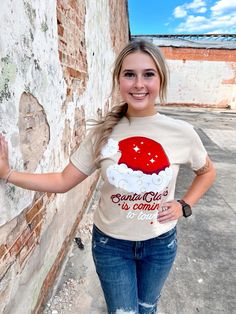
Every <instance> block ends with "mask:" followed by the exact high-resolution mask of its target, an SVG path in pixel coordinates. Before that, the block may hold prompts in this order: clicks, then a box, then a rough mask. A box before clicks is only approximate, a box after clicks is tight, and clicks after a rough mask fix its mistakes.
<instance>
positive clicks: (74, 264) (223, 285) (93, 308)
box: [42, 108, 236, 314]
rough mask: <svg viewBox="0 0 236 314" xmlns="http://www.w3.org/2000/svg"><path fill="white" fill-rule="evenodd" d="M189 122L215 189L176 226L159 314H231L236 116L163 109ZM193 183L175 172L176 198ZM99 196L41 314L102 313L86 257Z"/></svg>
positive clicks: (235, 304) (235, 272) (234, 309)
mask: <svg viewBox="0 0 236 314" xmlns="http://www.w3.org/2000/svg"><path fill="white" fill-rule="evenodd" d="M160 111H161V112H162V113H165V114H167V115H169V116H172V117H175V118H179V119H183V120H185V121H189V122H190V123H192V124H193V125H194V126H195V128H196V130H197V132H198V133H199V135H200V137H201V138H202V141H203V143H204V145H205V147H206V149H207V150H208V152H209V155H210V157H211V158H212V160H213V161H214V163H215V166H216V169H217V180H216V182H215V184H214V186H213V187H212V188H211V189H210V190H209V191H208V192H207V194H206V195H205V196H204V197H203V198H202V199H201V200H200V201H199V203H198V204H197V205H196V206H195V207H194V209H193V210H194V214H193V215H192V216H191V217H190V218H188V219H180V221H179V223H178V254H177V258H176V261H175V263H174V266H173V268H172V271H171V274H170V276H169V278H168V280H167V282H166V285H165V287H164V289H163V292H162V298H161V302H160V306H159V312H158V313H159V314H195V313H202V314H213V313H214V314H218V313H227V314H233V313H236V301H235V294H236V262H235V261H236V249H235V243H236V220H235V216H236V196H235V195H236V113H235V112H230V111H228V112H227V111H224V112H223V111H220V110H218V111H217V110H215V111H209V110H194V109H186V108H185V109H183V108H164V109H163V108H162V109H161V110H160ZM191 178H192V172H191V171H190V170H188V169H187V168H183V169H181V171H180V175H179V178H178V184H177V187H178V188H177V191H176V192H177V193H176V198H178V197H181V195H183V193H184V191H185V189H186V187H187V186H188V184H189V182H190V181H191ZM98 197H99V192H97V193H95V195H94V199H93V201H92V203H91V206H90V209H89V211H88V213H86V214H85V216H84V218H83V221H82V222H81V224H80V226H79V229H78V236H79V237H81V238H82V241H83V242H84V249H83V250H82V249H80V248H78V246H77V245H76V243H73V244H72V247H71V251H70V254H69V256H68V259H67V261H66V263H65V265H64V269H63V272H62V274H61V277H60V278H59V280H58V282H57V284H56V285H55V289H54V293H53V297H52V298H51V299H50V300H49V301H48V302H47V305H46V306H45V308H44V310H43V312H42V314H58V313H59V314H68V313H72V314H103V313H104V314H105V313H106V308H105V303H104V299H103V295H102V291H101V288H100V285H99V282H98V279H97V276H96V273H95V269H94V265H93V262H92V257H91V249H90V240H91V227H92V215H93V211H94V208H95V207H96V205H97V199H98Z"/></svg>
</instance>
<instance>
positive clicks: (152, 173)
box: [104, 136, 172, 194]
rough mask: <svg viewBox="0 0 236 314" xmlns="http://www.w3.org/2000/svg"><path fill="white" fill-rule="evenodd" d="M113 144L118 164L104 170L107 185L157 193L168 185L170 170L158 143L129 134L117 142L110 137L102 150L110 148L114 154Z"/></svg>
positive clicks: (166, 158)
mask: <svg viewBox="0 0 236 314" xmlns="http://www.w3.org/2000/svg"><path fill="white" fill-rule="evenodd" d="M111 147H112V148H113V149H111ZM115 147H116V150H117V148H118V150H119V152H120V153H121V156H120V159H119V161H118V164H115V165H111V166H109V167H108V169H107V177H108V180H109V182H110V183H111V184H113V185H115V186H116V187H118V188H122V189H124V190H126V191H128V192H133V193H138V194H139V193H142V192H150V191H153V192H158V193H159V192H161V191H162V190H164V189H165V188H166V187H167V186H168V184H169V182H170V180H171V178H172V169H171V168H170V163H169V159H168V157H167V155H166V153H165V151H164V149H163V147H162V146H161V144H159V143H157V142H156V141H154V140H152V139H149V138H146V137H141V136H135V137H129V138H126V139H124V140H121V141H120V142H119V143H118V142H116V141H114V140H113V139H110V140H109V141H108V143H107V147H106V148H104V152H111V151H113V153H112V155H114V148H115ZM107 157H108V156H107Z"/></svg>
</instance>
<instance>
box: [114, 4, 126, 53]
mask: <svg viewBox="0 0 236 314" xmlns="http://www.w3.org/2000/svg"><path fill="white" fill-rule="evenodd" d="M124 3H125V5H124ZM109 6H110V29H111V32H110V34H111V42H112V45H113V48H114V51H115V53H116V54H118V53H119V51H120V50H121V48H123V46H125V45H126V44H127V43H128V41H129V24H128V19H127V15H128V4H127V0H122V1H121V0H118V1H113V0H109Z"/></svg>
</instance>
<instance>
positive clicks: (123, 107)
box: [94, 40, 167, 163]
mask: <svg viewBox="0 0 236 314" xmlns="http://www.w3.org/2000/svg"><path fill="white" fill-rule="evenodd" d="M134 52H143V53H147V54H148V55H149V56H150V57H151V58H152V59H153V61H154V62H155V65H156V67H157V71H158V74H159V76H160V92H159V98H160V103H161V104H163V103H164V102H165V98H166V90H167V65H166V62H165V59H164V57H163V55H162V53H161V51H160V49H159V48H158V47H156V46H155V45H154V44H152V43H150V42H148V41H145V40H140V41H132V42H130V43H129V44H128V45H126V46H125V47H124V48H123V49H122V50H121V52H120V53H119V55H118V57H117V58H116V61H115V66H114V70H113V76H112V93H113V92H115V91H116V89H117V87H118V82H119V75H120V71H121V67H122V64H123V61H124V58H125V57H127V56H128V55H129V54H130V53H134ZM127 110H128V104H127V103H124V102H121V104H120V105H115V106H113V107H112V108H111V110H110V111H109V112H108V113H107V114H106V116H105V117H104V118H103V119H101V120H100V121H98V122H97V125H96V127H95V128H94V134H95V135H96V138H97V140H96V142H95V151H94V154H95V162H96V163H98V162H99V158H100V154H101V149H102V147H103V146H104V145H105V144H106V143H107V140H108V138H109V136H110V134H111V132H112V130H113V128H114V127H115V126H116V124H117V123H118V122H119V121H120V119H121V118H123V117H124V116H125V115H126V113H127Z"/></svg>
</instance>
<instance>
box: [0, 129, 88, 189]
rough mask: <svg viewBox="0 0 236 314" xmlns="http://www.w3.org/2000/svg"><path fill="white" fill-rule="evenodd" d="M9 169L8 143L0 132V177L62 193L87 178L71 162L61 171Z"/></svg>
mask: <svg viewBox="0 0 236 314" xmlns="http://www.w3.org/2000/svg"><path fill="white" fill-rule="evenodd" d="M10 171H11V170H10V166H9V160H8V145H7V142H6V140H5V138H4V137H3V136H2V135H1V134H0V179H4V180H6V179H7V181H8V182H9V183H12V184H14V185H17V186H19V187H21V188H24V189H27V190H33V191H39V192H51V193H64V192H67V191H69V190H70V189H72V188H73V187H75V186H76V185H77V184H79V183H80V182H82V181H83V180H84V179H86V178H87V175H86V174H84V173H83V172H81V171H79V170H78V169H77V168H76V167H75V166H74V165H73V164H72V163H71V162H70V163H69V164H68V165H67V166H66V167H65V169H64V170H63V171H62V172H54V173H45V174H31V173H25V172H17V171H11V172H10ZM9 173H10V176H9V177H8V175H9Z"/></svg>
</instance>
